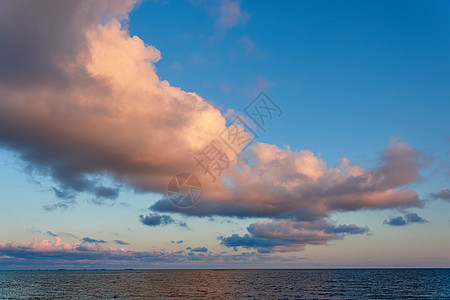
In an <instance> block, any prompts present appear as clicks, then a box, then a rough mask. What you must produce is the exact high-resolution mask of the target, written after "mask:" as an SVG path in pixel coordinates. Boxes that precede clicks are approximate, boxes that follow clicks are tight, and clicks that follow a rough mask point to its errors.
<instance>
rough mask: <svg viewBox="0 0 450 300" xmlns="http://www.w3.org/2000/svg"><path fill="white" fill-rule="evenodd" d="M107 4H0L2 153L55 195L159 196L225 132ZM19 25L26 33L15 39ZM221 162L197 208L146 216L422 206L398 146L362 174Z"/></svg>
mask: <svg viewBox="0 0 450 300" xmlns="http://www.w3.org/2000/svg"><path fill="white" fill-rule="evenodd" d="M107 3H108V5H101V4H98V2H94V1H80V2H76V3H66V2H64V3H60V2H55V1H43V2H42V3H40V4H34V3H32V2H27V1H14V2H1V4H0V5H1V9H0V28H1V30H0V43H3V42H7V45H8V47H7V50H2V51H3V52H1V53H0V60H1V63H2V64H3V63H5V64H6V63H7V64H6V65H7V66H8V68H9V70H10V73H11V74H10V76H9V77H8V76H6V73H1V74H0V141H1V142H2V145H4V146H5V147H7V148H9V149H12V150H13V151H16V152H18V153H20V155H21V157H22V158H23V159H24V160H25V161H26V162H28V163H30V165H31V166H32V167H33V168H34V169H35V170H39V171H40V172H41V173H42V174H47V175H49V176H52V177H53V178H54V179H55V180H56V181H58V182H59V183H60V185H61V187H62V188H63V189H67V190H74V191H85V192H89V193H92V194H95V195H97V196H98V197H106V198H108V197H109V198H116V197H117V196H118V190H119V188H120V186H129V187H132V188H134V189H136V190H141V191H148V192H157V193H164V192H165V188H166V184H167V183H168V181H169V179H170V178H171V177H172V176H173V175H175V174H176V173H178V172H180V171H191V172H195V171H198V169H196V167H195V161H194V159H193V157H194V156H195V155H196V154H198V153H199V151H201V149H203V148H204V147H205V146H206V145H207V144H208V143H209V142H210V141H212V140H214V139H216V138H217V136H218V134H219V133H220V132H222V131H223V130H224V129H225V128H226V127H225V124H226V120H225V118H224V116H223V115H222V114H221V113H220V111H219V110H218V109H217V108H215V107H214V106H212V105H211V104H210V103H209V102H208V101H206V100H205V99H203V98H202V97H200V96H199V95H197V94H195V93H189V92H185V91H183V90H182V89H180V88H177V87H173V86H171V85H170V84H169V83H168V82H167V81H164V80H160V78H159V77H158V75H157V73H156V69H155V63H156V62H157V61H158V60H159V59H161V54H160V52H159V51H158V50H157V49H156V48H154V47H152V46H149V45H146V44H145V43H144V41H142V40H141V39H140V38H139V37H137V36H133V37H132V36H130V35H129V33H128V32H127V30H126V29H125V28H124V27H123V26H122V25H121V22H122V21H124V20H126V18H127V16H128V12H129V11H130V10H131V9H132V7H133V2H121V1H117V2H116V1H110V2H107ZM16 19H21V20H25V21H24V24H22V25H21V26H18V27H14V25H15V24H16V22H14V20H16ZM37 20H39V22H37ZM36 24H39V25H38V26H37V25H36ZM35 25H36V26H37V27H36V26H35ZM11 80H13V84H12V83H11ZM228 155H229V156H230V157H229V158H230V161H236V164H234V165H233V166H232V167H231V168H230V169H229V170H228V171H227V172H226V173H225V174H224V175H223V176H222V179H226V180H218V181H216V182H214V183H213V182H211V180H209V178H207V177H202V176H200V177H201V179H202V184H203V191H204V193H203V194H204V198H203V200H202V201H201V202H200V203H199V204H198V205H196V206H194V207H193V208H191V209H188V210H187V209H185V210H178V209H177V208H176V207H175V206H173V205H171V203H170V202H169V201H168V200H166V199H163V200H161V201H159V202H157V203H156V204H155V205H154V206H152V208H153V209H154V210H159V211H170V212H182V213H185V214H189V215H199V216H205V215H227V216H238V217H253V216H260V217H274V218H290V219H297V220H309V219H318V218H323V217H328V216H329V215H330V214H332V213H333V212H337V211H350V210H358V209H383V208H393V207H412V206H416V207H417V206H421V205H422V204H421V202H420V200H419V198H418V196H417V194H416V193H415V192H414V191H412V190H408V189H406V188H405V186H406V185H408V184H409V183H411V182H414V181H416V180H418V179H419V173H418V172H419V170H420V168H421V167H422V165H421V161H420V152H419V151H418V150H416V149H414V148H413V147H412V146H410V145H408V144H407V143H405V142H401V141H398V140H391V142H390V143H389V145H388V146H387V147H386V149H385V150H383V151H382V152H381V154H380V158H379V162H378V164H377V166H376V167H374V168H371V169H366V168H362V167H360V166H357V165H354V164H352V163H351V162H350V161H349V160H348V159H345V158H342V159H341V160H340V161H339V163H340V167H338V168H333V167H329V166H328V165H327V164H326V163H325V162H324V161H323V160H322V159H320V157H318V156H317V155H315V154H314V153H312V152H311V151H309V150H301V151H294V150H289V149H282V148H279V147H277V146H275V145H270V144H265V143H256V144H254V145H253V146H251V147H250V148H249V150H248V151H247V152H246V154H245V156H243V157H237V156H236V155H234V154H232V153H231V152H230V151H228ZM105 176H106V177H108V178H109V179H111V181H112V182H113V184H109V185H108V184H104V181H105V180H104V177H105Z"/></svg>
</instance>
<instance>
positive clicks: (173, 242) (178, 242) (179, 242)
mask: <svg viewBox="0 0 450 300" xmlns="http://www.w3.org/2000/svg"><path fill="white" fill-rule="evenodd" d="M183 242H184V241H171V243H172V244H181V243H183Z"/></svg>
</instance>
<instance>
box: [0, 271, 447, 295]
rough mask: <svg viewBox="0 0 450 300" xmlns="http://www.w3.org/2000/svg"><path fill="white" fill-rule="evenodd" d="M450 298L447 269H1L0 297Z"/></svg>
mask: <svg viewBox="0 0 450 300" xmlns="http://www.w3.org/2000/svg"><path fill="white" fill-rule="evenodd" d="M151 297H154V298H158V299H183V298H195V299H299V298H302V299H401V298H408V299H412V298H415V299H426V298H428V299H450V269H356V270H353V269H352V270H349V269H345V270H157V271H156V270H155V271H18V272H16V271H3V272H0V298H2V299H10V298H12V299H17V298H19V299H28V298H34V299H36V298H41V299H46V298H53V299H54V298H72V299H90V298H97V299H105V298H127V299H130V298H131V299H138V298H141V299H142V298H151Z"/></svg>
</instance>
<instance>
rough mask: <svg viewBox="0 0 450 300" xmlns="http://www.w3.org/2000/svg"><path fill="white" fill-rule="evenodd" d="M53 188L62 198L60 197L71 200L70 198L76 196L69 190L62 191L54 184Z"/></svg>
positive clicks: (57, 195)
mask: <svg viewBox="0 0 450 300" xmlns="http://www.w3.org/2000/svg"><path fill="white" fill-rule="evenodd" d="M52 190H53V192H54V193H55V196H56V197H58V198H60V199H64V200H70V199H73V198H75V195H74V194H72V193H70V192H67V191H61V190H59V189H57V188H55V187H53V186H52Z"/></svg>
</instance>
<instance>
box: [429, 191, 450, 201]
mask: <svg viewBox="0 0 450 300" xmlns="http://www.w3.org/2000/svg"><path fill="white" fill-rule="evenodd" d="M431 197H432V198H433V199H442V200H446V201H450V189H444V190H442V191H440V192H437V193H432V194H431Z"/></svg>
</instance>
